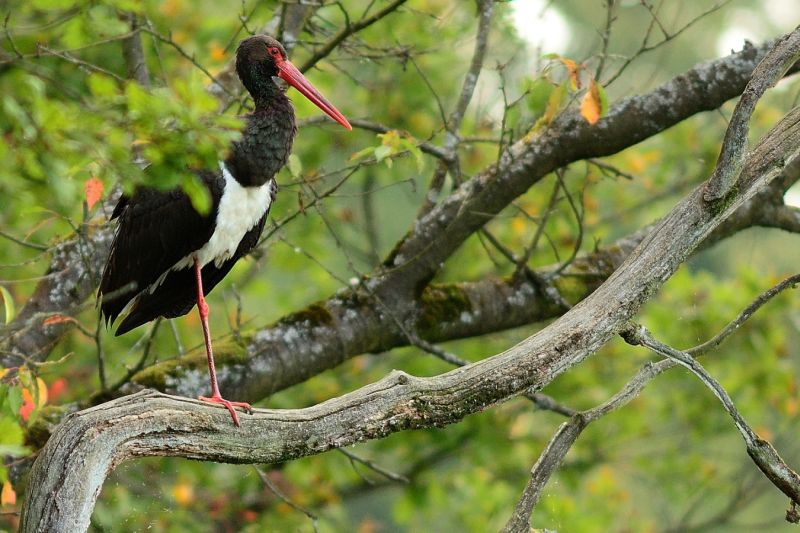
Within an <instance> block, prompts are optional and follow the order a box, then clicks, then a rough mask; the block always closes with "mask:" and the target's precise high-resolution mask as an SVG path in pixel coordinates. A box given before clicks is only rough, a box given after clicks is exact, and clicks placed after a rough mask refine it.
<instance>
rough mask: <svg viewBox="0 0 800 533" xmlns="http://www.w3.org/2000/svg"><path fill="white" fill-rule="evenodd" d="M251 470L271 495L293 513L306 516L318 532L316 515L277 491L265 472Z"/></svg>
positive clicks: (254, 466)
mask: <svg viewBox="0 0 800 533" xmlns="http://www.w3.org/2000/svg"><path fill="white" fill-rule="evenodd" d="M253 469H255V471H256V472H257V473H258V477H260V478H261V481H263V482H264V485H266V486H267V488H268V489H269V490H270V492H272V494H274V495H275V496H277V497H278V498H279V499H280V500H281V501H282V502H283V503H285V504H286V505H288V506H289V507H291V508H292V509H294V510H295V511H299V512H301V513H303V514H304V515H306V516H307V517H308V519H309V520H311V527H313V528H314V531H315V532H317V531H319V529H317V523H318V522H319V517H318V516H317V515H316V514H314V513H312V512H311V511H309V510H308V509H306V508H305V507H303V506H302V505H299V504H297V503H295V502H293V501H292V500H291V498H289V497H288V496H287V495H286V494H284V493H283V491H281V489H279V488H278V486H277V485H275V483H273V482H272V480H271V479H270V478H269V476H268V475H267V473H266V472H264V471H262V470H261V469H260V468H258V467H257V466H256V465H253Z"/></svg>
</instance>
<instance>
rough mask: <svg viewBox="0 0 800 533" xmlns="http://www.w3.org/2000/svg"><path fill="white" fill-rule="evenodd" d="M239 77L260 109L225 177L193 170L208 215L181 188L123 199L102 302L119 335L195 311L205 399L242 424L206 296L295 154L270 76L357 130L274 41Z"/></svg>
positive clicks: (259, 45)
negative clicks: (223, 386)
mask: <svg viewBox="0 0 800 533" xmlns="http://www.w3.org/2000/svg"><path fill="white" fill-rule="evenodd" d="M236 72H237V74H238V75H239V78H240V79H241V81H242V83H243V85H244V86H245V88H246V89H247V90H248V92H249V93H250V95H251V96H252V97H253V101H254V102H255V110H254V111H253V112H252V113H251V114H249V115H248V116H247V117H246V124H245V127H244V130H243V132H242V137H241V139H240V140H239V141H237V142H234V143H233V144H232V146H231V149H230V153H229V155H228V157H227V158H226V159H225V161H224V162H222V163H221V164H220V168H218V169H213V170H211V169H193V170H194V171H195V172H196V174H197V175H198V176H199V177H200V178H201V180H202V182H203V184H205V186H206V187H207V189H208V191H209V192H210V195H211V198H212V206H211V210H210V213H208V214H207V215H201V214H200V213H198V212H197V211H196V210H195V209H194V208H193V207H192V204H191V201H190V200H189V197H188V195H187V194H186V193H185V192H184V191H183V190H181V189H180V188H176V189H172V190H167V191H162V190H157V189H153V188H148V187H139V188H137V189H136V190H135V191H134V193H133V194H132V195H131V196H123V197H122V198H121V199H120V200H119V203H118V204H117V206H116V208H115V209H114V212H113V214H112V218H116V219H118V220H119V226H118V228H117V232H116V234H115V237H114V241H113V243H112V245H111V252H110V254H109V257H108V261H107V263H106V267H105V270H104V272H103V277H102V280H101V283H100V291H99V298H100V299H101V301H100V308H101V313H102V314H103V316H104V317H105V319H106V321H107V323H113V322H114V321H115V320H116V319H117V318H118V317H119V316H123V317H124V318H123V319H122V322H121V323H120V324H119V326H118V328H117V330H116V334H117V335H121V334H123V333H126V332H128V331H130V330H131V329H133V328H136V327H137V326H140V325H142V324H144V323H146V322H149V321H151V320H153V319H155V318H157V317H159V316H163V317H167V318H173V317H178V316H181V315H184V314H186V313H187V312H189V310H191V308H192V307H193V306H194V305H195V302H197V304H198V308H199V310H200V316H201V321H202V324H203V329H204V335H205V340H206V351H207V355H208V363H209V373H210V374H211V388H212V397H210V398H202V397H201V399H205V400H208V401H212V402H215V403H221V404H223V405H225V407H227V408H228V410H229V411H230V413H231V416H232V417H233V420H234V423H236V424H237V425H238V418H237V416H236V412H235V411H234V409H233V406H243V407H246V408H249V406H248V405H247V404H243V403H236V402H228V401H227V400H224V399H222V397H221V396H220V395H219V390H218V387H217V383H216V375H215V370H214V360H213V354H212V350H211V341H210V336H209V333H208V320H207V316H208V306H207V305H206V303H205V300H204V298H203V296H204V295H205V294H208V293H209V292H210V291H211V290H212V289H213V288H214V287H215V286H216V285H217V284H218V283H219V282H220V281H221V280H222V278H223V277H225V275H226V274H227V273H228V272H229V271H230V269H231V268H232V267H233V265H234V264H235V263H236V261H238V260H239V259H240V258H241V257H242V256H244V255H245V254H247V253H248V252H249V251H250V250H252V249H253V247H254V246H255V245H256V243H257V242H258V239H259V237H260V235H261V232H262V230H263V229H264V224H265V222H266V218H267V215H268V214H269V207H270V206H271V204H272V200H274V197H275V193H276V191H277V186H276V185H275V180H274V176H275V174H276V173H277V172H278V171H279V170H280V169H281V168H282V167H283V166H284V165H285V164H286V161H287V159H288V157H289V154H290V152H291V149H292V142H293V140H294V136H295V133H296V131H297V130H296V127H295V120H294V109H293V108H292V105H291V103H290V101H289V99H288V98H287V96H286V94H285V92H284V91H283V90H282V89H281V88H280V87H279V86H278V85H277V84H276V83H275V80H274V79H273V77H275V76H279V77H281V78H283V79H284V80H285V81H286V82H288V83H289V84H290V85H292V86H293V87H295V88H297V90H299V91H300V92H301V93H302V94H303V95H305V96H306V97H307V98H309V99H310V100H311V101H312V102H314V103H315V104H316V105H317V106H318V107H320V108H321V109H322V110H323V111H325V112H326V113H327V114H328V115H330V116H331V117H332V118H333V119H334V120H336V121H337V122H339V123H340V124H342V125H343V126H344V127H346V128H348V129H350V124H349V123H348V122H347V119H345V118H344V116H343V115H342V114H341V113H339V111H338V110H336V108H335V107H333V105H331V104H330V103H329V102H328V101H327V100H325V98H324V97H323V96H322V95H321V94H320V93H319V92H318V91H317V90H316V89H314V87H313V86H312V85H311V84H310V83H309V82H308V80H306V79H305V77H303V75H302V74H301V73H300V72H299V71H298V70H297V69H296V68H295V67H294V65H292V64H291V62H289V60H288V59H287V58H286V51H285V50H284V49H283V46H281V44H280V43H279V42H278V41H276V40H275V39H273V38H271V37H267V36H263V35H259V36H255V37H250V38H248V39H245V40H244V41H242V42H241V43H240V44H239V48H238V49H237V52H236ZM225 170H227V173H228V174H227V176H226V173H225ZM233 180H235V181H233ZM226 195H228V196H226ZM242 205H244V206H246V208H243V207H242ZM225 206H226V207H225ZM217 231H219V233H218V234H217V233H216V232H217Z"/></svg>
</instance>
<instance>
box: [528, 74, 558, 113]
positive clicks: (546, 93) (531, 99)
mask: <svg viewBox="0 0 800 533" xmlns="http://www.w3.org/2000/svg"><path fill="white" fill-rule="evenodd" d="M555 88H556V86H554V85H553V84H552V83H550V82H549V81H548V80H546V79H544V78H538V79H535V80H531V81H530V82H529V84H528V96H527V98H526V99H525V100H526V103H527V104H528V109H529V110H530V111H532V112H533V113H534V114H535V115H537V116H539V115H541V114H542V113H544V110H545V108H546V107H547V101H548V99H549V98H550V95H551V94H552V92H553V90H554V89H555Z"/></svg>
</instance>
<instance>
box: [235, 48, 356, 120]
mask: <svg viewBox="0 0 800 533" xmlns="http://www.w3.org/2000/svg"><path fill="white" fill-rule="evenodd" d="M236 73H237V74H238V75H239V79H240V80H242V84H243V85H244V86H245V88H246V89H247V90H248V91H249V92H250V94H251V95H252V97H253V99H254V100H255V101H256V105H257V106H258V105H268V103H269V101H270V99H271V98H275V97H276V95H277V93H278V92H279V89H278V88H277V86H276V85H275V82H274V81H273V80H272V77H273V76H280V77H281V78H283V79H284V80H285V81H286V82H287V83H289V85H291V86H292V87H294V88H295V89H297V90H298V91H300V92H301V93H302V94H303V95H304V96H305V97H306V98H308V99H309V100H311V101H312V102H314V104H316V106H317V107H319V108H320V109H322V110H323V111H324V112H325V113H327V114H328V115H329V116H330V117H331V118H332V119H333V120H335V121H336V122H338V123H339V124H341V125H342V126H344V127H345V128H347V129H348V130H349V129H352V127H351V126H350V123H349V122H347V119H346V118H344V115H342V114H341V113H340V112H339V110H338V109H336V108H335V107H333V105H332V104H331V103H330V102H328V101H327V100H326V99H325V97H324V96H322V94H320V92H319V91H318V90H317V89H315V88H314V86H313V85H311V82H309V81H308V80H307V79H306V78H305V76H303V74H301V73H300V71H299V70H297V67H295V66H294V65H293V64H292V62H291V61H289V60H288V59H287V58H286V50H285V49H284V48H283V46H282V45H281V43H279V42H278V41H276V40H275V39H273V38H272V37H269V36H268V35H255V36H253V37H249V38H247V39H245V40H243V41H242V42H241V43H239V48H238V49H237V50H236Z"/></svg>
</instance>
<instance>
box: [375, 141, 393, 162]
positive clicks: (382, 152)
mask: <svg viewBox="0 0 800 533" xmlns="http://www.w3.org/2000/svg"><path fill="white" fill-rule="evenodd" d="M391 153H392V147H391V146H386V145H385V144H382V145H380V146H378V147H377V148H375V160H376V161H378V162H379V163H380V162H381V161H383V160H384V159H385V158H386V156H388V155H389V154H391Z"/></svg>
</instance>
